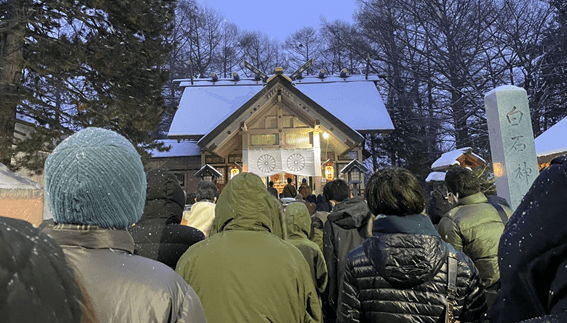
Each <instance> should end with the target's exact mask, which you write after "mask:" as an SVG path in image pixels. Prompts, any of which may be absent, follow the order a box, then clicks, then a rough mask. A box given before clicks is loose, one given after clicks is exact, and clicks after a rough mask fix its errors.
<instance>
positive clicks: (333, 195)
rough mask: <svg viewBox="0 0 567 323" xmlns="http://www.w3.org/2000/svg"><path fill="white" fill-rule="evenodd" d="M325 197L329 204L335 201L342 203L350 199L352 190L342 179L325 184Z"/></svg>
mask: <svg viewBox="0 0 567 323" xmlns="http://www.w3.org/2000/svg"><path fill="white" fill-rule="evenodd" d="M323 195H324V196H325V199H326V200H327V201H329V202H331V201H334V202H336V203H340V202H342V201H344V200H346V199H348V198H349V197H350V188H349V187H348V184H347V183H346V182H345V181H344V180H342V179H335V180H334V181H330V182H328V183H327V184H325V187H323Z"/></svg>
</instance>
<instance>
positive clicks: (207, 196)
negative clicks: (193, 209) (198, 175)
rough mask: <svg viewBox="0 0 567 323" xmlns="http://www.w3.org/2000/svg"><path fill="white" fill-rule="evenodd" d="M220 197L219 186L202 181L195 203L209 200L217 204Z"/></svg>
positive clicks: (198, 186)
mask: <svg viewBox="0 0 567 323" xmlns="http://www.w3.org/2000/svg"><path fill="white" fill-rule="evenodd" d="M218 196H219V191H218V190H217V186H216V185H215V183H213V182H207V181H201V182H199V185H197V193H196V194H195V201H196V202H199V201H202V200H209V201H211V202H215V201H216V200H217V197H218Z"/></svg>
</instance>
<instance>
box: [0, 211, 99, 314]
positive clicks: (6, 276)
mask: <svg viewBox="0 0 567 323" xmlns="http://www.w3.org/2000/svg"><path fill="white" fill-rule="evenodd" d="M0 286H2V292H0V304H2V306H0V322H48V323H50V322H70V323H72V322H76V323H79V322H82V320H81V316H82V315H85V314H87V313H84V312H85V311H86V308H84V307H83V305H84V304H86V300H87V298H86V297H87V296H88V295H86V294H83V293H82V292H81V288H80V285H79V283H78V281H77V280H75V275H74V272H73V270H72V269H71V268H70V267H69V265H68V264H67V262H66V259H65V255H64V254H63V250H61V247H60V246H59V245H58V244H57V242H55V241H54V240H52V239H51V238H50V237H49V236H48V235H47V234H46V233H44V232H42V231H40V230H39V229H37V228H35V227H33V226H32V225H31V224H30V223H29V222H26V221H23V220H19V219H11V218H6V217H0ZM84 321H85V320H83V322H84Z"/></svg>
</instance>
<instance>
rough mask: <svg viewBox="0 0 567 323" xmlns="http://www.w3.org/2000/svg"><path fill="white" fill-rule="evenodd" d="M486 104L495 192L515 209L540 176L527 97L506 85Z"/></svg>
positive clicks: (490, 95)
mask: <svg viewBox="0 0 567 323" xmlns="http://www.w3.org/2000/svg"><path fill="white" fill-rule="evenodd" d="M484 104H485V109H486V120H487V123H488V134H489V136H490V150H491V152H492V163H493V167H494V176H495V177H496V192H497V193H498V196H500V197H503V198H505V199H506V200H507V201H508V203H510V206H511V207H512V209H516V207H517V206H518V205H519V204H520V202H521V200H522V198H523V197H524V195H525V194H526V192H527V191H528V189H529V188H530V187H531V185H532V183H533V181H534V180H535V178H536V177H537V176H538V175H539V172H538V164H537V157H536V151H535V144H534V134H533V129H532V122H531V117H530V110H529V105H528V96H527V93H526V91H525V90H524V89H522V88H519V87H517V86H513V85H504V86H500V87H497V88H496V89H494V90H492V91H490V92H488V93H487V94H486V95H485V96H484Z"/></svg>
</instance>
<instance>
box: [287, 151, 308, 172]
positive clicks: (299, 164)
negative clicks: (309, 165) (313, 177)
mask: <svg viewBox="0 0 567 323" xmlns="http://www.w3.org/2000/svg"><path fill="white" fill-rule="evenodd" d="M304 167H305V157H303V156H302V155H301V154H293V155H291V156H289V157H288V158H287V168H288V169H290V170H292V171H294V172H297V171H300V170H302V169H303V168H304Z"/></svg>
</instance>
